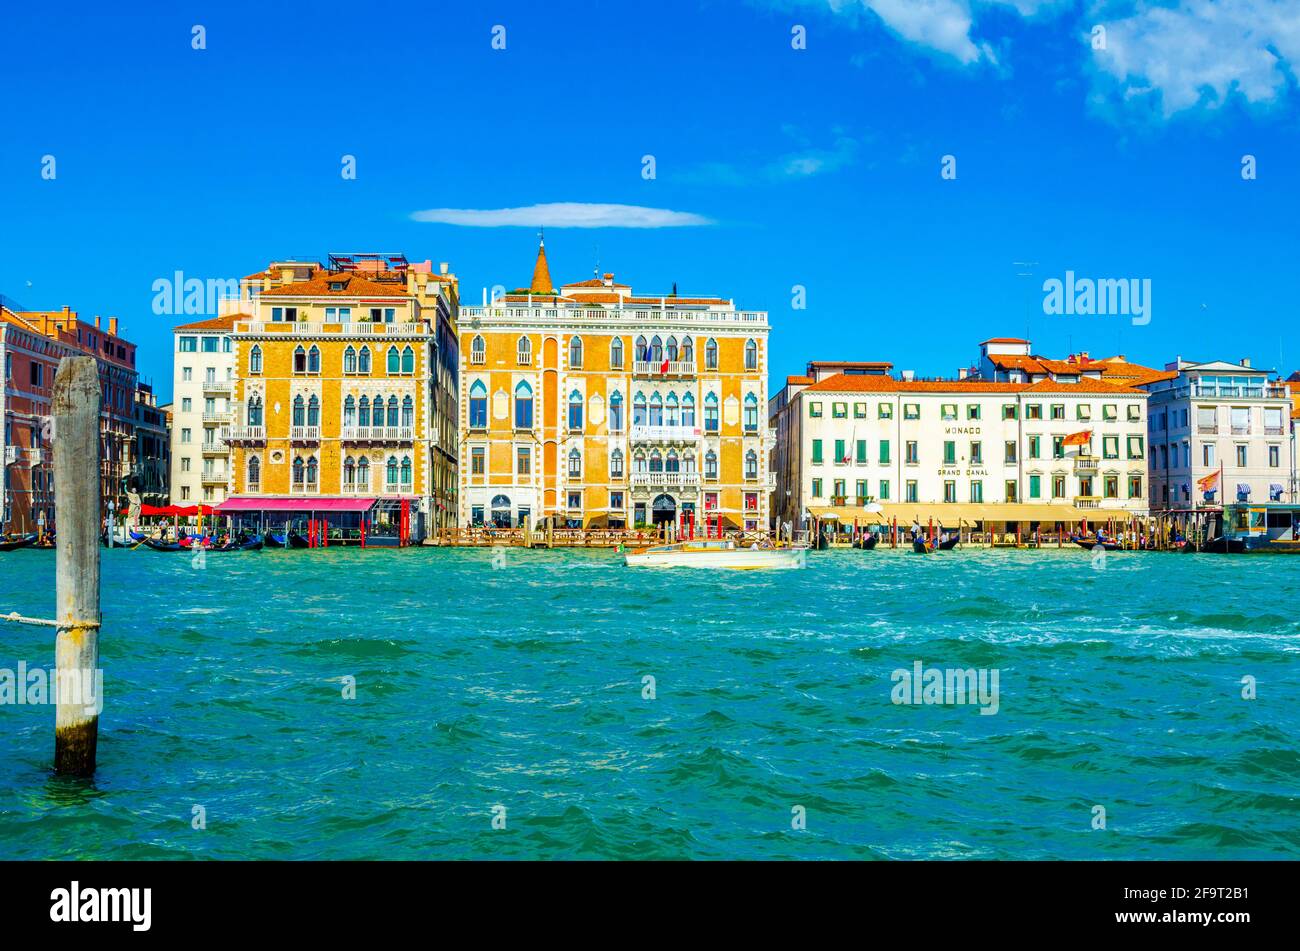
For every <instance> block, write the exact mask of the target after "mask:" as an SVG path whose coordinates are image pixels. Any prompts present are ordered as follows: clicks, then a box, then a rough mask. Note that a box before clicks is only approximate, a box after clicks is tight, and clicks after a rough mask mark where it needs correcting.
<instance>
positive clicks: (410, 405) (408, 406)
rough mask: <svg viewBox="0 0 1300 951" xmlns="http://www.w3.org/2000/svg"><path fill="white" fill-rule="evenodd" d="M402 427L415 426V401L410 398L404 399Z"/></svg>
mask: <svg viewBox="0 0 1300 951" xmlns="http://www.w3.org/2000/svg"><path fill="white" fill-rule="evenodd" d="M402 425H403V426H414V425H415V401H414V400H413V399H411V398H410V397H409V396H406V397H403V398H402Z"/></svg>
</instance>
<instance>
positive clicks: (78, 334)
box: [18, 307, 139, 505]
mask: <svg viewBox="0 0 1300 951" xmlns="http://www.w3.org/2000/svg"><path fill="white" fill-rule="evenodd" d="M18 316H19V317H20V318H22V319H23V320H24V321H25V322H26V323H28V324H29V325H31V326H32V327H34V328H36V330H37V331H38V332H39V333H41V334H43V335H45V336H46V337H49V338H50V339H52V340H60V341H67V342H75V344H76V346H77V348H78V349H79V350H80V351H81V353H82V354H88V355H90V356H92V357H94V358H95V362H96V364H97V365H98V369H99V384H100V391H101V396H100V400H101V402H100V414H99V419H100V426H99V430H100V437H99V458H100V496H101V498H102V500H103V504H105V505H107V503H108V501H109V500H110V499H119V498H120V497H121V493H122V491H123V490H124V489H125V487H126V485H127V482H128V479H129V477H130V475H131V467H132V464H133V455H134V451H135V393H136V388H137V385H138V383H139V375H138V374H137V372H136V368H135V344H133V343H131V342H130V341H129V340H127V339H126V338H125V337H123V336H122V335H121V334H119V333H118V320H117V318H116V317H109V318H108V320H107V322H105V323H103V324H102V325H101V321H100V318H99V317H98V316H96V317H95V318H94V320H93V322H91V321H85V320H82V319H80V318H79V317H78V316H77V312H76V311H74V310H70V309H69V308H67V307H64V308H63V309H62V310H56V311H22V312H20V313H19V314H18Z"/></svg>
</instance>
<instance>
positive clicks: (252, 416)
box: [248, 396, 262, 426]
mask: <svg viewBox="0 0 1300 951" xmlns="http://www.w3.org/2000/svg"><path fill="white" fill-rule="evenodd" d="M248 425H250V426H261V425H262V398H261V397H260V396H253V397H250V398H249V400H248Z"/></svg>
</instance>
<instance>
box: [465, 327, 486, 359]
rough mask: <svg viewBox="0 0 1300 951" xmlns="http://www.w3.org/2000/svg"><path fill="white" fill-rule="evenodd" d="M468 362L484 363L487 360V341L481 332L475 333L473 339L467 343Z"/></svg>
mask: <svg viewBox="0 0 1300 951" xmlns="http://www.w3.org/2000/svg"><path fill="white" fill-rule="evenodd" d="M469 362H470V363H486V362H487V341H485V340H484V339H483V337H482V335H481V334H475V335H474V339H473V340H471V341H470V344H469Z"/></svg>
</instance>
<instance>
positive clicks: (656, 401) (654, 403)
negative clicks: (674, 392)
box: [649, 393, 664, 426]
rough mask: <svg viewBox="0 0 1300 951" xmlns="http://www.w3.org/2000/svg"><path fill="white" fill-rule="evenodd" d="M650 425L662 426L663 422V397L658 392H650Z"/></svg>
mask: <svg viewBox="0 0 1300 951" xmlns="http://www.w3.org/2000/svg"><path fill="white" fill-rule="evenodd" d="M649 423H650V425H651V426H662V425H663V424H664V399H663V397H662V396H660V395H659V394H658V393H652V394H650V419H649Z"/></svg>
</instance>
